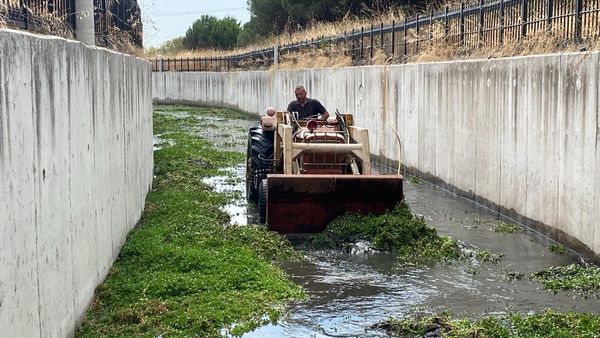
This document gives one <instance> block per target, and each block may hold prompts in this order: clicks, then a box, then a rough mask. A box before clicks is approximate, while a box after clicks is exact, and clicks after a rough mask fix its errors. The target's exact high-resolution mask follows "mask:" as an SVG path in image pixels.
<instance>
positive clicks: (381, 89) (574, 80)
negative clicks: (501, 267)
mask: <svg viewBox="0 0 600 338" xmlns="http://www.w3.org/2000/svg"><path fill="white" fill-rule="evenodd" d="M599 69H600V67H599V53H598V52H594V53H574V54H562V55H545V56H530V57H516V58H507V59H497V60H473V61H460V62H439V63H426V64H406V65H390V66H387V67H384V66H366V67H349V68H336V69H306V70H274V71H253V72H231V73H210V72H197V73H185V72H181V73H178V72H157V73H153V97H154V101H155V102H157V103H182V102H183V103H188V104H196V105H207V106H219V107H228V108H235V109H240V110H243V111H247V112H251V113H263V111H264V110H265V109H266V107H268V106H274V107H276V108H277V109H279V110H285V109H286V107H287V104H288V102H289V101H290V100H292V99H293V90H294V87H295V86H296V85H299V84H301V85H304V86H305V87H306V88H307V90H308V95H309V97H313V98H317V99H319V100H320V101H321V102H322V103H323V104H324V106H325V107H326V108H328V110H329V111H330V112H331V111H335V109H339V110H340V111H341V112H348V113H353V114H355V117H356V123H357V124H358V125H360V126H364V127H367V128H369V130H370V135H371V142H370V146H371V153H372V154H374V155H375V156H376V157H377V158H379V159H380V160H381V159H385V161H384V162H388V163H392V162H394V161H395V162H396V163H397V161H398V160H399V159H400V160H401V161H402V162H403V163H404V164H405V165H406V168H407V172H408V173H410V174H416V175H419V176H422V177H423V178H425V179H427V180H429V181H432V182H434V183H437V184H439V185H441V186H443V187H445V188H447V189H449V190H450V191H453V192H456V193H457V194H459V195H462V196H464V197H466V198H469V199H471V200H475V201H477V202H479V203H481V204H484V205H486V206H488V207H489V208H491V209H492V210H495V211H497V212H501V213H503V214H507V215H509V216H512V217H514V218H516V219H517V220H519V221H521V222H523V223H525V224H526V225H529V226H532V227H536V228H538V229H540V230H542V231H543V232H545V233H548V234H551V235H553V237H555V238H559V239H560V238H565V239H567V238H570V239H575V240H576V242H578V243H577V244H578V245H576V247H577V248H579V250H581V251H584V252H585V251H587V252H595V253H596V254H598V253H600V144H599V142H600V134H599V132H598V130H600V121H599V117H600V116H599V110H600V105H599V99H598V96H599V79H600V74H599V72H600V71H599ZM384 102H385V105H384ZM386 110H387V112H388V114H387V117H386V113H385V112H386ZM390 126H393V127H394V128H395V129H396V130H397V131H398V135H399V137H400V139H401V140H402V149H400V148H399V147H398V145H397V142H396V136H395V134H394V132H393V131H392V128H390Z"/></svg>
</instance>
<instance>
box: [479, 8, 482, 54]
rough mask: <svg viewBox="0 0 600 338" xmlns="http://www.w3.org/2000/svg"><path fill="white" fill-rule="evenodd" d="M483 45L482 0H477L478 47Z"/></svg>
mask: <svg viewBox="0 0 600 338" xmlns="http://www.w3.org/2000/svg"><path fill="white" fill-rule="evenodd" d="M481 46H483V0H479V47H481Z"/></svg>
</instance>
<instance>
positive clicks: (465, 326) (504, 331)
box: [374, 310, 600, 338]
mask: <svg viewBox="0 0 600 338" xmlns="http://www.w3.org/2000/svg"><path fill="white" fill-rule="evenodd" d="M374 328H377V329H381V330H385V331H387V332H389V333H391V334H393V335H396V336H415V335H416V336H425V335H428V334H429V335H431V334H433V333H434V332H437V334H434V335H432V336H435V337H439V336H441V337H448V338H458V337H494V338H513V337H515V338H517V337H532V338H537V337H539V338H545V337H564V338H568V337H598V332H600V316H599V315H597V314H588V313H575V312H568V313H560V312H555V311H553V310H546V311H544V312H542V313H537V314H531V315H521V314H509V315H505V316H499V317H495V316H485V317H482V318H481V319H478V320H471V319H453V318H452V317H451V315H450V314H449V313H448V312H444V313H441V314H436V315H415V316H413V317H412V318H404V319H396V318H390V319H388V320H387V321H385V322H382V323H379V324H376V325H375V326H374Z"/></svg>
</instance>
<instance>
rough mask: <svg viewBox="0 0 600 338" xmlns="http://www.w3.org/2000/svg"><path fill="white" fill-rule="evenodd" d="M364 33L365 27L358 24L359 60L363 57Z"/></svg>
mask: <svg viewBox="0 0 600 338" xmlns="http://www.w3.org/2000/svg"><path fill="white" fill-rule="evenodd" d="M364 34H365V27H364V26H360V54H359V57H360V60H361V61H362V59H363V45H364V39H363V36H364Z"/></svg>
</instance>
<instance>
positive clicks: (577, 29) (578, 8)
mask: <svg viewBox="0 0 600 338" xmlns="http://www.w3.org/2000/svg"><path fill="white" fill-rule="evenodd" d="M582 10H583V0H575V41H576V42H581V11H582Z"/></svg>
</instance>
